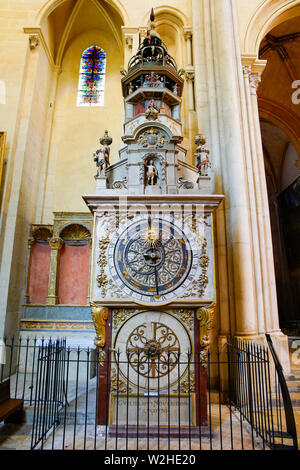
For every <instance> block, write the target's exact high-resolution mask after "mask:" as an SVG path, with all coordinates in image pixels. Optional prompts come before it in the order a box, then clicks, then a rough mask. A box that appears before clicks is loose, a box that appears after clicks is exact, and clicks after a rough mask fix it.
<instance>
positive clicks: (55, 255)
mask: <svg viewBox="0 0 300 470" xmlns="http://www.w3.org/2000/svg"><path fill="white" fill-rule="evenodd" d="M63 243H64V242H63V240H62V239H61V238H58V237H57V238H51V240H49V245H50V248H51V254H50V270H49V284H48V296H47V299H46V304H47V305H55V304H57V272H58V261H59V251H60V249H61V247H62V246H63Z"/></svg>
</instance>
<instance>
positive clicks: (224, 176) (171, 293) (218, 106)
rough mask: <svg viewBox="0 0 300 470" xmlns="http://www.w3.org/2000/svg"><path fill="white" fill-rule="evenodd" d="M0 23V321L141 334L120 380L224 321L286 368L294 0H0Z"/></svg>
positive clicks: (71, 335)
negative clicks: (269, 348) (269, 349)
mask: <svg viewBox="0 0 300 470" xmlns="http://www.w3.org/2000/svg"><path fill="white" fill-rule="evenodd" d="M0 25H1V27H0V31H1V33H0V42H1V45H2V47H1V53H0V54H1V59H0V234H1V236H0V262H1V272H0V291H1V295H0V339H1V338H2V340H5V338H11V337H16V338H19V337H22V336H23V337H27V338H30V340H33V339H34V338H39V339H41V338H53V337H55V338H65V340H66V342H67V345H68V346H71V347H81V348H96V350H97V351H98V353H99V352H100V355H101V354H103V355H104V356H103V357H105V354H107V353H108V350H113V351H116V350H121V351H123V350H124V351H125V349H126V351H127V355H128V357H129V358H130V361H131V364H136V363H138V364H139V361H140V353H141V351H143V352H142V354H144V356H145V358H146V359H145V361H146V362H147V361H148V365H147V364H146V362H144V367H146V369H147V367H148V369H147V371H148V372H147V373H148V374H149V375H148V376H147V373H146V372H144V373H141V372H140V371H138V370H137V369H136V366H132V371H131V375H130V381H131V382H132V383H134V384H135V385H136V382H137V383H138V387H140V386H144V387H146V385H141V384H143V383H144V382H143V381H145V384H146V379H145V377H151V380H150V385H149V383H148V384H147V386H148V387H150V388H151V387H154V388H155V386H154V382H155V380H156V378H157V377H159V378H158V380H160V374H159V371H158V373H157V370H154V369H155V368H153V367H154V365H153V364H154V363H153V362H151V367H150V365H149V361H150V360H151V361H152V360H153V357H160V354H165V353H166V351H167V353H166V354H167V355H168V374H166V375H163V374H162V375H161V381H162V382H163V381H166V380H167V378H168V381H170V380H171V381H172V380H175V379H174V378H172V377H173V376H172V374H173V375H174V374H175V372H174V370H175V369H174V370H173V372H171V371H170V354H172V355H174V361H175V362H176V361H177V359H178V357H177V356H176V354H177V355H178V354H179V353H178V351H181V352H182V351H186V353H187V354H190V352H191V351H192V352H193V353H195V354H196V353H197V354H202V353H204V352H205V351H206V349H207V347H208V345H209V347H210V348H212V350H213V349H214V348H221V349H222V348H223V347H224V345H225V344H227V339H228V338H229V337H234V338H238V339H240V340H242V341H246V342H247V341H255V342H256V343H257V344H261V345H266V339H265V335H266V334H267V335H270V337H271V338H272V340H273V342H274V345H275V349H276V351H277V354H278V357H279V359H280V361H281V364H282V366H283V369H284V371H285V372H286V373H291V371H293V370H296V369H297V368H298V369H299V362H300V360H299V357H300V356H299V354H298V353H297V354H298V356H297V354H296V355H295V345H297V344H299V345H300V341H299V342H297V341H298V339H299V338H300V313H299V312H300V248H299V238H298V237H299V236H300V59H299V57H300V1H299V0H294V1H292V2H291V1H289V0H277V1H276V2H274V1H271V0H264V1H261V0H252V1H251V2H245V1H244V0H210V1H209V0H167V1H166V2H164V3H163V4H161V2H160V1H159V0H152V1H150V0H141V1H140V2H138V3H137V2H135V1H134V0H32V1H30V2H22V5H19V2H17V1H7V0H0ZM2 344H3V341H2ZM293 348H294V349H293ZM170 351H172V353H170ZM205 354H206V353H205ZM0 356H1V354H0ZM101 357H102V356H101ZM176 357H177V359H176ZM128 360H129V359H128ZM4 362H5V360H3V363H4ZM175 362H174V364H175ZM178 363H179V362H178ZM172 364H173V363H172ZM111 367H112V369H111V371H110V372H107V370H108V369H107V370H106V369H105V374H109V373H111V374H112V377H113V374H114V373H117V372H116V371H117V368H115V369H113V366H111ZM124 367H125V366H124ZM172 367H173V366H172ZM174 367H175V366H174ZM178 367H179V366H178ZM195 367H196V366H195ZM199 370H200V372H199V371H198V372H197V374H198V376H199V377H200V378H199V379H197V380H199V383H200V381H201V380H202V379H201V377H202V375H201V374H202V372H201V367H200V369H199ZM194 372H195V371H194ZM120 373H122V374H123V376H126V370H125V369H124V370H123V371H122V368H121V367H120ZM195 373H196V372H195ZM101 374H102V375H101ZM103 374H104V373H102V372H100V376H101V377H102V379H103V377H104V375H103ZM151 374H152V375H151ZM156 374H157V377H156ZM178 374H179V369H178ZM180 374H181V375H180V379H178V380H179V381H180V380H183V379H182V377H183V376H184V374H183V373H181V370H180ZM166 377H167V378H166ZM103 380H104V379H103ZM111 380H112V379H111ZM127 380H128V379H127ZM106 382H107V381H105V384H106ZM99 383H100V382H99ZM166 383H167V382H166ZM166 383H165V386H166ZM178 383H179V382H178ZM105 386H107V385H105ZM159 387H162V385H160V386H159ZM159 387H158V388H159ZM100 388H101V386H100ZM127 388H128V385H127ZM298 401H299V399H298ZM100 415H101V413H100V414H99V415H98V416H100ZM101 419H102V418H101V416H100V418H99V420H100V421H99V422H100V423H101ZM200 421H201V420H200ZM201 423H202V421H201Z"/></svg>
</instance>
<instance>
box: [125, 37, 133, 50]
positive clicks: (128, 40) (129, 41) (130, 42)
mask: <svg viewBox="0 0 300 470" xmlns="http://www.w3.org/2000/svg"><path fill="white" fill-rule="evenodd" d="M125 44H126V46H127V47H128V49H132V45H133V37H132V35H131V34H125Z"/></svg>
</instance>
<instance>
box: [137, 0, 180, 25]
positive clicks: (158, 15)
mask: <svg viewBox="0 0 300 470" xmlns="http://www.w3.org/2000/svg"><path fill="white" fill-rule="evenodd" d="M153 10H154V15H155V22H157V20H160V19H162V18H167V17H169V18H170V19H171V18H172V19H173V21H174V22H175V23H176V24H180V25H181V26H182V27H185V26H188V19H187V16H186V15H185V14H184V13H183V12H182V11H180V10H178V9H177V8H174V7H171V6H164V5H162V6H159V7H156V8H154V9H153ZM149 18H150V10H148V11H147V13H145V15H144V17H143V20H142V21H143V24H149Z"/></svg>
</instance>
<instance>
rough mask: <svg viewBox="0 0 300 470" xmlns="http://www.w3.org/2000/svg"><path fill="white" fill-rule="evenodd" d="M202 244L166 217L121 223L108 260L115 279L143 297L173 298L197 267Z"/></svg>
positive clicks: (131, 294) (138, 297)
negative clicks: (124, 225)
mask: <svg viewBox="0 0 300 470" xmlns="http://www.w3.org/2000/svg"><path fill="white" fill-rule="evenodd" d="M197 249H198V247H197V244H196V243H194V240H193V236H192V234H188V235H187V233H186V231H185V232H183V231H182V230H181V228H179V227H178V226H177V225H176V224H175V223H174V222H172V221H169V220H164V219H162V218H157V219H152V220H151V225H149V223H148V220H146V219H144V218H141V219H139V220H138V221H136V222H134V223H131V224H130V225H127V226H126V227H123V228H122V227H121V228H120V229H119V230H118V232H117V233H116V235H115V237H113V239H112V240H111V243H110V246H109V249H108V264H109V267H110V270H111V274H112V277H113V279H114V280H115V281H116V282H117V283H119V284H120V281H121V283H122V288H124V289H125V292H127V293H129V294H130V296H133V297H135V298H137V299H138V300H141V301H146V302H149V301H152V300H151V299H153V300H155V299H156V300H157V299H161V300H169V299H171V298H173V296H174V294H173V292H174V291H175V290H178V289H179V288H183V289H185V288H186V285H187V283H189V282H190V280H191V279H192V278H194V275H195V274H196V270H197V258H198V251H197Z"/></svg>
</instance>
